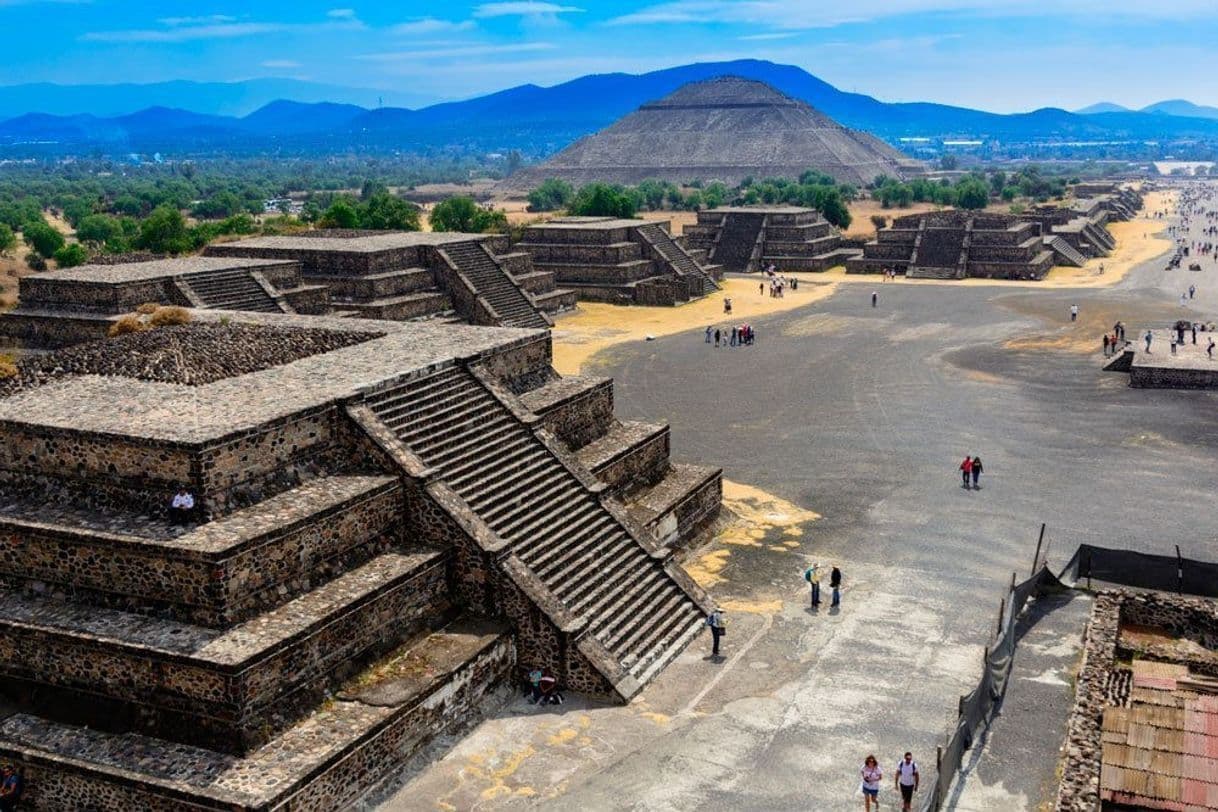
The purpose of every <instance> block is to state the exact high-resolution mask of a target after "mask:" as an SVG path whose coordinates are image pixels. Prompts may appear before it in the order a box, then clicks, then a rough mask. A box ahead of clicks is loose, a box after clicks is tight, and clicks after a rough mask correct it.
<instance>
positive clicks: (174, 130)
mask: <svg viewBox="0 0 1218 812" xmlns="http://www.w3.org/2000/svg"><path fill="white" fill-rule="evenodd" d="M721 76H738V77H742V78H745V79H753V80H756V81H760V82H764V83H765V84H767V85H770V86H771V87H773V88H775V89H776V90H778V91H779V92H780V93H783V94H785V95H787V96H790V97H792V98H794V99H797V100H799V101H802V102H805V103H807V104H808V105H810V106H811V107H813V108H815V109H816V110H819V111H820V112H821V113H824V114H825V115H827V116H829V117H830V118H832V119H835V120H836V121H838V122H840V123H841V124H842V125H844V126H846V127H848V128H850V129H853V130H859V131H863V132H867V133H871V134H872V135H875V136H877V137H879V138H881V139H884V140H886V141H888V142H890V143H898V139H901V138H907V137H917V138H930V139H966V140H986V141H999V142H1002V143H1003V144H1012V143H1014V144H1029V143H1032V142H1036V143H1044V142H1053V141H1059V142H1060V141H1066V142H1084V143H1090V142H1106V143H1109V144H1113V143H1117V144H1121V143H1128V144H1134V145H1137V144H1138V143H1139V142H1142V141H1158V142H1172V141H1180V140H1191V141H1201V142H1207V143H1211V144H1212V143H1214V142H1218V118H1207V117H1200V116H1199V114H1198V113H1197V112H1196V111H1197V110H1205V108H1192V107H1190V108H1189V110H1190V111H1191V112H1193V115H1191V116H1182V115H1176V114H1173V112H1172V110H1173V109H1180V108H1178V107H1176V108H1169V109H1167V110H1162V111H1157V112H1154V113H1147V112H1140V111H1127V110H1124V109H1114V108H1115V107H1116V106H1115V105H1111V106H1103V107H1102V108H1101V111H1100V112H1091V113H1088V114H1086V115H1079V114H1077V113H1071V112H1068V111H1066V110H1060V109H1056V108H1043V109H1040V110H1034V111H1032V112H1029V113H1018V114H1013V115H1000V114H997V113H988V112H984V111H980V110H971V109H968V108H964V107H954V106H951V105H944V104H932V103H925V102H916V103H899V104H894V103H887V102H883V101H880V100H878V99H875V98H872V97H871V96H866V95H863V94H860V93H847V92H843V91H841V90H838V89H837V88H835V87H833V86H832V85H830V84H828V83H827V82H824V81H822V80H821V79H818V78H817V77H815V76H813V75H811V74H809V73H808V72H807V71H805V70H803V69H802V68H798V67H794V66H791V65H778V64H775V63H772V62H765V61H760V60H737V61H732V62H713V63H700V64H694V65H682V66H679V67H675V68H667V69H664V70H658V71H653V72H651V73H644V74H639V75H634V74H625V73H611V74H597V75H591V76H584V77H581V78H578V79H573V80H571V81H569V82H563V83H562V84H558V85H554V86H553V87H539V86H537V85H521V86H519V87H513V88H509V89H507V90H502V91H499V92H496V93H491V94H488V95H485V96H480V97H478V98H474V99H469V100H466V101H460V102H446V103H443V104H435V105H431V106H429V107H423V108H421V109H416V110H411V109H405V108H400V107H384V108H378V109H368V107H369V106H372V105H374V104H375V102H376V99H374V98H370V99H368V100H366V101H365V102H364V103H363V104H362V105H359V106H356V105H352V104H351V103H350V101H351V99H350V98H349V97H350V96H351V95H352V94H356V95H358V94H365V95H368V96H372V95H373V94H376V93H377V91H355V90H352V89H350V88H337V87H327V86H324V85H314V84H310V83H301V82H295V81H294V80H251V81H250V82H236V83H228V84H217V85H206V84H199V83H191V82H166V83H160V84H155V85H97V86H80V87H75V88H71V89H70V90H71V92H72V93H76V94H84V95H87V94H89V93H94V94H96V96H97V98H96V99H95V100H94V102H93V106H92V107H91V108H89V109H104V108H107V107H113V106H116V105H119V104H120V102H121V103H122V104H126V105H130V104H132V103H134V101H135V99H136V98H139V99H140V100H141V101H143V104H142V106H140V107H139V108H137V109H136V110H124V111H123V112H122V113H121V114H119V115H98V114H94V113H89V114H78V113H74V114H71V115H60V116H55V115H48V114H46V113H38V114H29V113H27V112H26V111H28V110H31V109H35V110H37V109H39V108H38V107H37V106H31V105H32V102H31V104H30V105H27V106H25V107H23V108H21V113H22V114H21V115H19V116H17V117H16V118H11V119H9V120H7V121H0V148H3V149H6V151H7V152H8V153H11V154H10V155H6V157H12V156H13V155H18V154H33V155H48V154H63V153H65V152H66V153H72V152H77V151H79V150H81V149H90V150H94V149H101V150H111V151H120V150H121V151H122V152H152V151H157V152H161V153H163V154H167V155H171V154H177V155H183V154H192V155H196V154H265V153H267V152H268V151H274V152H276V154H282V155H288V154H295V155H316V154H327V153H331V152H334V151H349V150H351V149H365V150H369V151H392V152H413V153H417V154H422V155H441V154H442V155H451V154H454V153H460V152H474V153H486V152H503V151H507V150H510V149H519V150H521V151H522V152H524V153H526V154H527V155H530V156H545V155H550V154H552V153H555V152H558V151H559V150H561V149H563V148H565V147H567V146H568V145H570V144H571V143H572V142H574V141H575V140H576V139H578V138H581V137H583V136H585V135H588V134H590V133H593V132H596V131H598V130H601V129H603V128H605V127H607V126H608V125H609V124H611V123H612V122H613V121H615V120H617V119H618V118H621V117H622V116H624V115H626V114H628V113H630V112H632V111H634V110H636V109H637V108H638V107H639V106H641V105H642V104H644V103H645V102H648V101H652V100H655V99H660V98H663V97H664V96H667V95H668V94H670V93H672V92H673V91H674V90H676V89H677V88H678V87H681V86H683V85H686V84H689V83H691V82H698V81H702V80H706V79H712V78H715V77H721ZM283 82H288V83H290V88H289V89H290V90H291V93H281V95H280V96H279V97H277V98H275V99H267V100H266V101H265V103H263V102H261V101H259V102H258V103H257V104H255V101H258V100H260V99H261V98H262V96H263V95H265V94H266V93H269V92H274V91H279V90H283V89H284V86H283V85H282V84H275V83H283ZM268 83H271V84H268ZM17 87H19V88H20V87H24V88H29V87H31V86H17ZM63 90H64V89H63V88H59V89H58V91H56V92H57V93H58V92H59V91H63ZM6 91H7V92H10V95H9V97H8V99H9V102H10V103H11V102H12V99H13V98H15V97H14V96H13V95H12V92H13V91H14V88H13V87H9V88H0V109H3V107H4V99H5V95H4V94H5V92H6ZM65 92H66V91H65ZM174 93H177V94H178V95H177V96H175V97H174V98H173V99H172V100H171V101H169V102H162V101H160V99H161V97H162V96H163V95H165V94H170V95H172V94H174ZM326 93H333V94H335V95H333V96H325V98H326V101H324V102H317V101H316V100H310V99H301V98H299V97H300V96H302V95H308V94H314V95H317V94H326ZM192 94H193V95H192ZM55 98H57V99H58V102H57V103H59V104H60V105H61V106H63V105H66V104H67V101H65V98H66V97H65V96H63V95H62V94H60V95H58V96H56V97H55ZM192 98H193V99H195V100H196V101H197V106H196V103H194V102H191V99H192ZM79 104H81V105H83V104H84V102H83V101H79ZM1171 104H1173V105H1174V104H1176V103H1171ZM150 106H151V110H149V107H150ZM43 109H45V108H43ZM226 110H227V111H232V110H240V111H242V112H241V115H242V116H243V117H238V116H235V115H229V114H224V112H223V111H226ZM48 142H54V143H48Z"/></svg>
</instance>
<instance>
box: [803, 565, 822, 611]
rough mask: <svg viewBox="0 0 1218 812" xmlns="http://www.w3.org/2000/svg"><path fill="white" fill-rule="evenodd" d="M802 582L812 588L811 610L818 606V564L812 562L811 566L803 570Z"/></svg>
mask: <svg viewBox="0 0 1218 812" xmlns="http://www.w3.org/2000/svg"><path fill="white" fill-rule="evenodd" d="M804 580H805V581H807V582H808V584H809V585H810V586H811V588H812V608H813V609H815V608H816V607H818V606H820V564H818V563H817V562H815V561H813V562H812V566H810V567H808V568H807V569H806V570H804Z"/></svg>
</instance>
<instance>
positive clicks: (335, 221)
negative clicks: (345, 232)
mask: <svg viewBox="0 0 1218 812" xmlns="http://www.w3.org/2000/svg"><path fill="white" fill-rule="evenodd" d="M317 225H319V226H321V227H322V228H359V227H360V226H359V211H357V210H356V208H355V204H354V203H353V202H352V201H351V200H350V199H349V198H346V197H340V198H339V199H338V200H335V201H334V202H333V203H331V204H330V207H329V208H328V209H326V211H325V213H324V214H323V215H322V216H321V219H320V220H318V221H317Z"/></svg>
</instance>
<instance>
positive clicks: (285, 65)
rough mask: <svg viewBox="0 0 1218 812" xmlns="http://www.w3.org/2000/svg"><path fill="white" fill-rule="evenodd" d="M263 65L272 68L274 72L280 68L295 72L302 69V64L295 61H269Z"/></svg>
mask: <svg viewBox="0 0 1218 812" xmlns="http://www.w3.org/2000/svg"><path fill="white" fill-rule="evenodd" d="M261 64H262V67H264V68H271V69H272V70H277V69H280V68H282V69H284V70H294V69H296V68H299V67H301V64H300V63H299V62H297V61H296V60H294V59H268V60H266V61H265V62H262V63H261Z"/></svg>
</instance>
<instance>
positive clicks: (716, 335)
mask: <svg viewBox="0 0 1218 812" xmlns="http://www.w3.org/2000/svg"><path fill="white" fill-rule="evenodd" d="M721 335H722V333H721V332H719V328H718V327H716V328H715V346H716V347H718V346H719V337H720V336H721Z"/></svg>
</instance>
